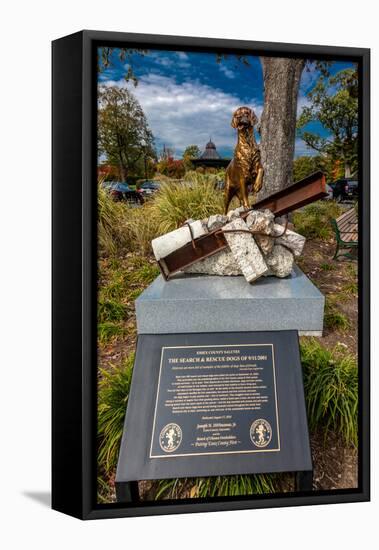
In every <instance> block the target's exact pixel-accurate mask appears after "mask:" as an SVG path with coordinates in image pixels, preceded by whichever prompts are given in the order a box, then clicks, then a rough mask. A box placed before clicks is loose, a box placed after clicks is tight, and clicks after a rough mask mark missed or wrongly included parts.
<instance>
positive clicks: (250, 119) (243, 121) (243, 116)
mask: <svg viewBox="0 0 379 550" xmlns="http://www.w3.org/2000/svg"><path fill="white" fill-rule="evenodd" d="M257 122H258V119H257V116H256V114H255V113H254V111H252V110H251V109H249V107H238V109H237V110H236V112H235V113H234V115H233V118H232V128H237V129H238V130H243V129H244V128H249V127H252V126H255V124H256V123H257Z"/></svg>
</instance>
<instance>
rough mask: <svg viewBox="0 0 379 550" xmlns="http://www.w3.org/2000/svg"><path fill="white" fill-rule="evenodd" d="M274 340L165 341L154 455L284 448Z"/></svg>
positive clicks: (159, 456)
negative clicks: (210, 343)
mask: <svg viewBox="0 0 379 550" xmlns="http://www.w3.org/2000/svg"><path fill="white" fill-rule="evenodd" d="M275 378H276V377H275V358H274V350H273V345H272V344H242V345H238V344H237V345H234V346H230V345H218V346H181V347H177V346H174V347H163V348H162V353H161V361H160V372H159V381H158V391H157V397H156V402H155V410H154V421H153V433H152V438H151V446H150V458H166V457H168V456H170V457H174V456H196V455H199V454H207V455H214V454H216V453H223V454H225V453H259V452H267V451H280V436H279V423H278V407H277V395H276V380H275Z"/></svg>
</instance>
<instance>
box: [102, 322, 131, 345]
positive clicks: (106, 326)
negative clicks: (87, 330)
mask: <svg viewBox="0 0 379 550" xmlns="http://www.w3.org/2000/svg"><path fill="white" fill-rule="evenodd" d="M124 333H125V329H124V327H123V326H122V325H121V324H120V323H115V322H113V321H104V322H102V323H98V324H97V338H98V342H99V344H100V345H102V346H104V345H105V344H109V342H112V340H115V339H116V338H118V337H120V336H123V334H124Z"/></svg>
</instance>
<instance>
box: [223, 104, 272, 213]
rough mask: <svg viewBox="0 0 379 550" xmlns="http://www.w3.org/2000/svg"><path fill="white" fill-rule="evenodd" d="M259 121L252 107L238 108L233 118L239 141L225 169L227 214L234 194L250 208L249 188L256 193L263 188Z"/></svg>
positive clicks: (233, 125) (241, 202)
mask: <svg viewBox="0 0 379 550" xmlns="http://www.w3.org/2000/svg"><path fill="white" fill-rule="evenodd" d="M257 122H258V119H257V117H256V115H255V113H254V112H253V111H252V110H251V109H249V107H239V108H238V109H237V110H236V112H235V113H234V115H233V118H232V128H236V129H237V130H238V142H237V146H236V148H235V150H234V157H233V159H232V160H231V161H230V163H229V164H228V166H227V168H226V177H225V214H226V213H227V212H228V208H229V204H230V202H231V200H232V199H233V197H234V196H235V195H237V197H238V198H239V201H240V204H241V205H243V206H244V207H245V208H249V201H248V194H249V190H248V186H249V185H252V191H253V193H254V194H256V193H258V191H260V189H261V188H262V184H263V166H262V164H261V153H260V150H259V148H258V146H257V142H256V141H255V137H254V126H255V125H256V124H257Z"/></svg>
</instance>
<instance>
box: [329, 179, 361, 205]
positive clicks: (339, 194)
mask: <svg viewBox="0 0 379 550" xmlns="http://www.w3.org/2000/svg"><path fill="white" fill-rule="evenodd" d="M330 185H331V187H332V189H333V198H334V199H335V200H336V201H339V202H341V201H346V200H353V199H356V198H357V197H358V181H357V180H354V179H350V178H341V179H339V180H337V181H335V182H333V183H331V184H330Z"/></svg>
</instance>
